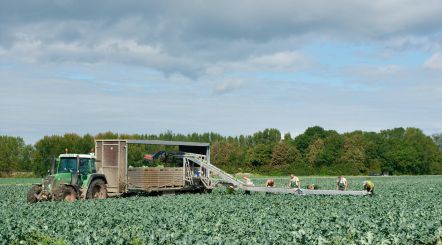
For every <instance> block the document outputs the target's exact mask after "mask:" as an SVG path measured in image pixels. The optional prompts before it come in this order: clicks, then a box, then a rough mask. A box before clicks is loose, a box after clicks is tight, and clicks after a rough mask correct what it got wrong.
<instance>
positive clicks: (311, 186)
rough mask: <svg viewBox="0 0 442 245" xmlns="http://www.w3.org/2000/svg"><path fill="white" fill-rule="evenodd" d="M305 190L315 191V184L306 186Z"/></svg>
mask: <svg viewBox="0 0 442 245" xmlns="http://www.w3.org/2000/svg"><path fill="white" fill-rule="evenodd" d="M307 189H309V190H317V189H318V186H317V185H315V184H310V185H308V186H307Z"/></svg>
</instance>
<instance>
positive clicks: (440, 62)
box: [424, 53, 442, 70]
mask: <svg viewBox="0 0 442 245" xmlns="http://www.w3.org/2000/svg"><path fill="white" fill-rule="evenodd" d="M424 67H426V68H430V69H434V70H442V53H435V54H433V55H432V56H431V57H430V58H429V59H428V60H427V61H426V62H425V64H424Z"/></svg>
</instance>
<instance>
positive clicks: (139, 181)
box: [128, 168, 184, 189]
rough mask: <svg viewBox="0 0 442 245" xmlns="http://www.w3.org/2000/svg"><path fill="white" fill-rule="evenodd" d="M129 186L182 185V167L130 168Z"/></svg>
mask: <svg viewBox="0 0 442 245" xmlns="http://www.w3.org/2000/svg"><path fill="white" fill-rule="evenodd" d="M128 175H129V176H128V177H129V187H136V188H144V189H149V188H167V187H183V186H184V179H183V168H161V169H159V168H130V169H129V170H128Z"/></svg>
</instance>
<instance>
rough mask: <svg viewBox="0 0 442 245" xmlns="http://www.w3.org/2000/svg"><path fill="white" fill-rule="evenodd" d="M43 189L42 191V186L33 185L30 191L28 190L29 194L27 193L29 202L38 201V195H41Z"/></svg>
mask: <svg viewBox="0 0 442 245" xmlns="http://www.w3.org/2000/svg"><path fill="white" fill-rule="evenodd" d="M41 191H42V188H41V186H38V185H33V186H32V187H31V189H29V191H28V195H27V199H28V202H29V203H36V202H38V199H37V197H36V195H37V196H38V195H40V193H41Z"/></svg>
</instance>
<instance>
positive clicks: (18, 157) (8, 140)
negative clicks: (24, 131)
mask: <svg viewBox="0 0 442 245" xmlns="http://www.w3.org/2000/svg"><path fill="white" fill-rule="evenodd" d="M27 150H29V148H27V146H26V145H25V142H24V140H23V139H22V138H20V137H11V136H0V171H2V172H6V173H7V174H10V173H11V172H13V171H17V170H22V168H23V167H25V166H24V165H25V164H26V163H25V161H26V151H27Z"/></svg>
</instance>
